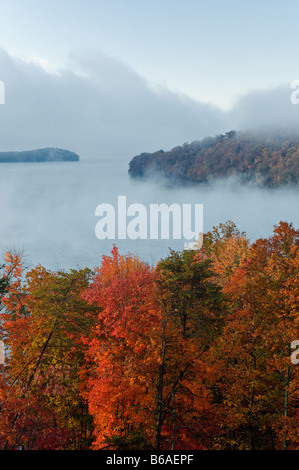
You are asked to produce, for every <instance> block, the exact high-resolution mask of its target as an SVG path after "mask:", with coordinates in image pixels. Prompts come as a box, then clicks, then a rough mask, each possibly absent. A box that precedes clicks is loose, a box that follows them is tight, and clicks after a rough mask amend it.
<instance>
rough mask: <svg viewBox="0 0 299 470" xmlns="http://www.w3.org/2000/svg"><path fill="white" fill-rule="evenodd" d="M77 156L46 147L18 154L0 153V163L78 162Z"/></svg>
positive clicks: (66, 151)
mask: <svg viewBox="0 0 299 470" xmlns="http://www.w3.org/2000/svg"><path fill="white" fill-rule="evenodd" d="M79 159H80V158H79V155H77V154H76V153H74V152H70V151H69V150H63V149H58V148H51V147H47V148H44V149H37V150H26V151H19V152H0V163H33V162H37V163H43V162H78V161H79Z"/></svg>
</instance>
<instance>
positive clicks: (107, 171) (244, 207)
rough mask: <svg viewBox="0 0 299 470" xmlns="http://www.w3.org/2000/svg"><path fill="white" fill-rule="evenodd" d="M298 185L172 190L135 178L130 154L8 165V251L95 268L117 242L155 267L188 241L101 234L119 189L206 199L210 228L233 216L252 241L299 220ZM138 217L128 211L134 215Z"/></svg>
mask: <svg viewBox="0 0 299 470" xmlns="http://www.w3.org/2000/svg"><path fill="white" fill-rule="evenodd" d="M298 194H299V193H298V191H297V190H291V189H288V190H285V189H284V190H283V189H278V190H266V189H258V188H256V187H254V186H252V187H250V186H244V185H240V184H239V183H238V181H236V180H228V181H215V182H214V183H211V184H210V185H206V186H200V187H193V188H188V189H186V188H180V189H177V188H176V189H174V188H173V189H170V188H166V186H165V184H164V182H163V180H159V179H158V180H156V181H138V180H132V179H131V178H130V177H129V176H128V174H127V165H126V164H125V162H124V161H123V160H119V161H118V162H114V163H113V164H112V163H111V160H110V159H103V160H102V161H101V162H100V163H99V162H94V161H92V160H91V161H89V162H87V161H85V162H79V163H49V164H48V163H47V164H46V163H43V164H37V163H35V164H27V163H25V164H15V165H13V164H2V165H1V173H0V197H1V210H0V212H1V213H0V216H1V221H2V222H1V225H0V240H1V248H2V250H6V249H11V248H16V249H17V250H22V249H24V251H25V255H26V263H28V264H30V265H31V266H34V265H36V264H41V265H43V266H45V267H47V268H49V269H54V270H55V269H69V268H76V267H85V266H88V267H90V268H91V269H93V268H94V267H95V266H96V265H99V264H100V262H101V256H102V255H109V254H110V252H111V249H112V247H113V244H116V245H117V246H118V248H119V249H120V252H121V253H128V252H131V253H134V254H137V255H138V256H140V257H141V258H143V259H144V260H146V261H147V262H148V263H150V264H151V265H154V264H155V263H156V262H157V261H158V260H159V259H160V258H162V257H165V256H167V254H168V252H169V247H171V248H173V249H176V250H182V249H183V248H184V240H183V239H182V240H172V234H170V239H169V240H161V239H159V240H150V239H147V240H130V239H126V240H118V239H115V240H108V239H107V240H99V239H97V237H96V235H95V226H96V223H97V221H98V218H97V217H96V216H95V209H96V207H97V205H99V204H102V203H109V204H112V205H113V206H114V207H115V209H116V211H117V198H118V196H119V195H125V196H126V197H127V205H129V204H132V203H141V204H144V205H145V207H149V204H152V203H158V204H160V203H163V202H164V203H166V204H168V205H170V204H171V203H178V204H183V203H187V204H203V206H204V220H203V224H204V226H203V229H204V231H205V232H206V231H207V230H209V229H211V228H212V227H213V226H214V225H218V224H219V223H220V222H226V221H227V220H232V221H233V222H234V223H235V224H236V225H237V227H238V228H239V230H240V231H245V232H246V233H247V235H248V236H249V237H250V239H251V240H252V241H253V240H254V239H256V238H259V237H264V236H270V235H271V234H272V231H273V225H274V224H277V223H278V222H279V220H286V221H289V222H293V223H294V225H295V226H299V215H298V211H297V206H298ZM129 220H132V218H129V217H128V221H129Z"/></svg>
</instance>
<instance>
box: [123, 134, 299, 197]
mask: <svg viewBox="0 0 299 470" xmlns="http://www.w3.org/2000/svg"><path fill="white" fill-rule="evenodd" d="M129 174H130V175H131V176H132V177H138V178H140V177H141V178H145V177H151V176H153V175H162V176H163V177H165V178H167V180H168V181H170V182H173V183H183V184H198V183H206V182H209V181H211V180H213V179H219V178H221V179H227V178H229V177H233V176H234V177H237V178H239V180H240V182H241V183H249V182H250V183H254V184H256V185H258V186H264V187H272V188H275V187H279V186H285V185H287V186H296V185H298V184H299V134H298V135H281V134H273V133H272V134H269V135H257V134H253V133H250V132H245V131H242V132H236V131H234V130H231V131H229V132H226V133H225V134H221V135H217V136H215V137H206V138H204V139H202V140H201V141H194V142H192V143H185V144H184V145H182V146H177V147H174V148H173V149H172V150H169V151H164V150H158V151H157V152H154V153H141V154H140V155H137V156H135V157H134V158H133V159H132V160H131V161H130V163H129Z"/></svg>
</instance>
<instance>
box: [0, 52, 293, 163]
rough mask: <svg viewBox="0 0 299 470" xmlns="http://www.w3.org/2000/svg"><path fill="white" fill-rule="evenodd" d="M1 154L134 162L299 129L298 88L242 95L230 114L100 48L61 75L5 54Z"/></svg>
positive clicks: (73, 56) (0, 74)
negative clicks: (38, 152) (67, 153)
mask: <svg viewBox="0 0 299 470" xmlns="http://www.w3.org/2000/svg"><path fill="white" fill-rule="evenodd" d="M0 80H2V81H3V82H4V83H5V90H6V97H5V98H6V104H5V105H4V106H3V105H2V106H0V126H1V143H0V150H3V151H4V150H26V149H32V148H40V147H46V146H53V147H61V148H66V149H69V150H72V151H74V152H77V153H78V154H79V155H80V156H81V159H101V158H102V157H103V156H105V157H111V158H123V159H126V160H127V161H128V162H129V161H130V159H131V158H132V157H133V156H135V155H136V154H138V153H141V152H143V151H148V152H152V151H155V150H159V149H160V148H163V149H164V150H168V149H171V148H173V147H174V146H176V145H182V144H183V143H184V142H191V141H193V140H199V139H201V138H203V137H206V136H209V135H212V136H213V135H215V134H219V133H223V132H226V131H228V130H230V129H236V130H243V129H249V128H258V129H262V128H264V127H267V126H268V127H275V126H276V127H277V126H280V127H287V128H290V127H292V126H293V127H296V126H298V123H299V106H295V105H293V104H291V101H290V95H291V91H292V90H291V89H290V84H286V85H285V86H281V87H279V88H276V89H272V90H257V91H254V92H251V93H249V94H246V95H245V96H243V97H241V98H240V99H239V101H238V102H237V103H236V104H235V105H234V107H233V108H232V109H231V110H230V111H223V110H221V109H220V108H218V107H216V106H215V105H212V104H209V103H203V102H198V101H196V100H194V99H192V98H190V97H187V96H186V95H184V94H183V93H181V94H180V93H176V92H173V91H170V90H169V89H168V88H167V87H162V86H161V87H159V86H155V87H152V86H151V85H150V84H149V83H148V81H147V80H146V79H145V78H144V77H142V76H140V75H139V74H138V73H137V72H136V71H135V70H134V69H133V68H132V67H130V66H129V65H128V64H126V63H123V62H122V61H121V60H120V59H118V58H111V57H108V56H106V55H105V54H103V53H102V52H99V51H94V50H90V49H81V50H79V49H77V50H75V51H72V52H71V53H70V55H69V57H68V58H67V66H66V67H65V68H63V69H60V70H57V69H55V68H54V67H53V65H51V64H49V63H48V62H47V60H45V59H43V58H39V57H32V58H31V59H30V58H29V59H28V58H26V59H20V58H18V57H16V56H12V55H10V54H8V53H7V52H6V51H5V50H4V49H0Z"/></svg>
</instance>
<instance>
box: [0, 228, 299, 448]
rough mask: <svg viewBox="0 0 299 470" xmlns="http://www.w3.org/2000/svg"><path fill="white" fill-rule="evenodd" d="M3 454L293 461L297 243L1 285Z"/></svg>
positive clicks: (222, 232) (272, 242)
mask: <svg viewBox="0 0 299 470" xmlns="http://www.w3.org/2000/svg"><path fill="white" fill-rule="evenodd" d="M0 299H1V303H0V307H1V314H0V338H1V339H2V340H3V341H4V343H5V347H6V351H5V364H4V365H0V448H1V449H2V450H5V449H6V450H11V449H17V448H19V447H20V446H23V448H24V449H27V450H37V449H38V450H42V449H46V450H88V449H97V450H104V449H115V450H124V449H130V450H132V449H134V450H164V449H165V450H195V449H199V450H255V449H267V450H279V449H296V450H298V449H299V438H298V427H299V421H298V420H299V373H298V367H297V366H296V365H295V364H294V363H292V362H291V361H290V355H291V349H290V345H291V343H292V341H294V340H297V339H299V231H298V230H295V228H294V227H293V226H292V224H288V223H286V222H280V223H279V225H277V226H275V227H274V228H273V234H272V235H271V236H270V237H269V238H265V239H264V238H262V239H258V240H256V241H255V242H250V240H249V239H248V238H247V236H246V234H245V233H241V232H240V231H239V230H238V228H237V227H236V226H235V224H234V223H233V222H231V221H228V222H227V223H224V224H219V225H218V226H217V227H214V228H213V229H212V230H211V231H209V232H207V233H206V234H204V243H203V247H202V248H201V250H198V251H197V250H190V251H187V250H184V251H182V252H176V251H173V250H170V251H169V254H168V255H167V256H166V257H165V259H161V260H160V261H159V262H158V263H157V265H156V266H154V267H151V266H149V265H148V264H147V263H146V262H144V261H143V260H141V259H139V257H137V256H133V255H131V254H126V255H123V254H120V253H119V250H118V249H117V247H116V246H114V248H113V250H112V252H111V253H110V255H109V256H108V255H106V256H103V257H102V259H101V260H100V262H99V264H98V266H97V267H95V268H94V270H90V269H87V268H84V269H77V270H73V269H71V270H69V271H64V270H58V271H51V270H48V269H46V268H45V267H43V266H40V265H37V266H35V267H34V268H31V269H28V268H26V267H25V266H24V262H23V260H22V256H21V254H20V253H17V252H8V253H7V254H6V255H5V257H4V259H3V264H2V266H1V275H0Z"/></svg>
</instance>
